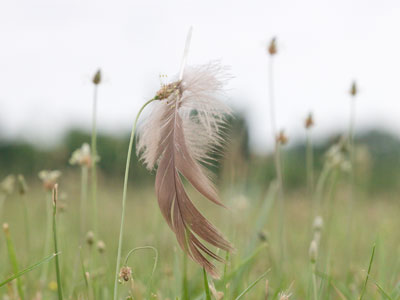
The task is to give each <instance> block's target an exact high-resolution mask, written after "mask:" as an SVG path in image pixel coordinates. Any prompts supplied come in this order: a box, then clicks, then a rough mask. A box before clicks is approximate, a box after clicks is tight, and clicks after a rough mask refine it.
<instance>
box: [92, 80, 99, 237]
mask: <svg viewBox="0 0 400 300" xmlns="http://www.w3.org/2000/svg"><path fill="white" fill-rule="evenodd" d="M97 91H98V84H95V85H94V90H93V112H92V145H91V149H92V177H91V179H92V186H91V187H92V209H91V211H92V226H93V232H94V234H95V236H96V235H97V225H98V224H97V217H98V216H97V169H96V164H97Z"/></svg>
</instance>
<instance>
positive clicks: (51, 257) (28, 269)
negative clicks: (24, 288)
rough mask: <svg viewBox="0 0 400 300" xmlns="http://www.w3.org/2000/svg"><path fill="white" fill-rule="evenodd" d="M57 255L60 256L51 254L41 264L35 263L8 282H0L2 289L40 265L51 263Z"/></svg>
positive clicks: (7, 280)
mask: <svg viewBox="0 0 400 300" xmlns="http://www.w3.org/2000/svg"><path fill="white" fill-rule="evenodd" d="M57 255H58V253H55V254H51V255H49V256H47V257H45V258H43V259H42V260H40V261H39V262H37V263H35V264H33V265H31V266H29V267H27V268H26V269H24V270H22V271H20V272H18V273H16V274H14V275H12V276H11V277H9V278H7V279H6V280H4V281H2V282H0V287H3V286H5V285H6V284H7V283H9V282H11V281H13V280H14V279H17V278H19V277H21V276H22V275H24V274H26V273H28V272H30V271H32V270H34V269H36V268H38V267H39V266H40V265H42V264H44V263H46V262H48V261H50V260H51V259H53V258H54V257H55V256H57Z"/></svg>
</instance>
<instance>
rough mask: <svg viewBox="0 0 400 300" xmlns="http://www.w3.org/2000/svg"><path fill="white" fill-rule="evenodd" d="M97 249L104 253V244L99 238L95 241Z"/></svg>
mask: <svg viewBox="0 0 400 300" xmlns="http://www.w3.org/2000/svg"><path fill="white" fill-rule="evenodd" d="M97 251H99V253H104V251H106V244H105V243H104V242H103V241H101V240H100V241H98V242H97Z"/></svg>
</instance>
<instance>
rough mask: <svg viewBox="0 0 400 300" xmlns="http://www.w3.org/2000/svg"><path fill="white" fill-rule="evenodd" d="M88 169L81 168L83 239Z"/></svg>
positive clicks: (85, 167)
mask: <svg viewBox="0 0 400 300" xmlns="http://www.w3.org/2000/svg"><path fill="white" fill-rule="evenodd" d="M87 186H88V167H87V166H82V168H81V237H83V235H84V234H85V232H86V219H87Z"/></svg>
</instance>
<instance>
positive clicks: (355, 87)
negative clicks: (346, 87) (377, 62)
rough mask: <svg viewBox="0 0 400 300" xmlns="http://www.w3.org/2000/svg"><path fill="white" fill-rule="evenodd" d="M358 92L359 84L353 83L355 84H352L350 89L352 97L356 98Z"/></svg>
mask: <svg viewBox="0 0 400 300" xmlns="http://www.w3.org/2000/svg"><path fill="white" fill-rule="evenodd" d="M357 92H358V89H357V83H356V81H353V83H352V84H351V88H350V95H351V96H353V97H354V96H356V95H357Z"/></svg>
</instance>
